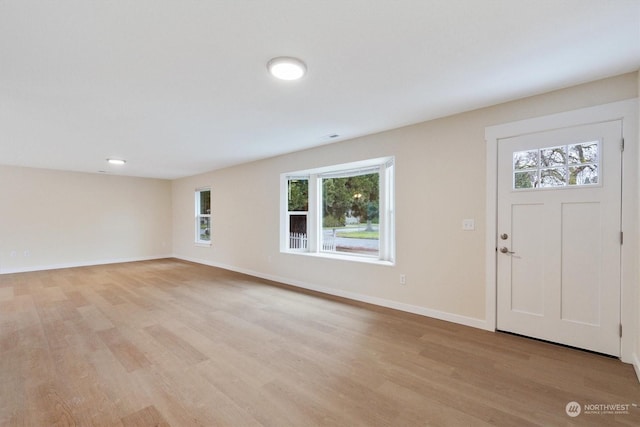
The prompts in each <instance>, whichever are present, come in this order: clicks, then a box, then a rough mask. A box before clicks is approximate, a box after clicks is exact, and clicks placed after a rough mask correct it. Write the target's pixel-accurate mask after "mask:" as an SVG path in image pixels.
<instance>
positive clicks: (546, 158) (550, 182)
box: [513, 141, 600, 190]
mask: <svg viewBox="0 0 640 427" xmlns="http://www.w3.org/2000/svg"><path fill="white" fill-rule="evenodd" d="M599 164H600V141H588V142H581V143H577V144H568V145H559V146H554V147H546V148H540V149H534V150H526V151H517V152H515V153H513V189H514V190H527V189H540V188H558V187H566V186H586V185H594V184H599V182H600V180H599V178H600V176H599Z"/></svg>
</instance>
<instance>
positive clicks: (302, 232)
mask: <svg viewBox="0 0 640 427" xmlns="http://www.w3.org/2000/svg"><path fill="white" fill-rule="evenodd" d="M393 175H394V174H393V159H392V158H384V159H374V160H368V161H364V162H357V163H350V164H344V165H339V166H332V167H326V168H319V169H313V170H308V171H298V172H295V173H289V174H284V175H283V179H282V185H283V194H284V195H286V196H285V197H283V209H282V210H283V215H282V217H283V218H282V225H283V226H282V231H283V232H282V238H281V249H282V250H283V251H286V252H305V253H311V254H322V255H328V256H332V255H335V256H340V257H345V256H347V257H353V258H357V259H361V260H366V259H368V260H381V261H391V262H393V261H394V246H395V245H394V234H395V233H394V219H393V213H394V212H393V206H394V197H393V194H394V193H393ZM285 206H286V208H285Z"/></svg>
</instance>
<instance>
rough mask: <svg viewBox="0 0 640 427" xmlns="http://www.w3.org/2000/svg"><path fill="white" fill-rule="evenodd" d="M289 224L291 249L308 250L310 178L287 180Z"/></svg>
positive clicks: (291, 178)
mask: <svg viewBox="0 0 640 427" xmlns="http://www.w3.org/2000/svg"><path fill="white" fill-rule="evenodd" d="M287 199H288V202H287V223H288V225H289V233H288V236H289V249H292V250H298V251H307V250H308V246H309V245H308V235H307V222H308V219H309V178H308V177H289V178H288V179H287Z"/></svg>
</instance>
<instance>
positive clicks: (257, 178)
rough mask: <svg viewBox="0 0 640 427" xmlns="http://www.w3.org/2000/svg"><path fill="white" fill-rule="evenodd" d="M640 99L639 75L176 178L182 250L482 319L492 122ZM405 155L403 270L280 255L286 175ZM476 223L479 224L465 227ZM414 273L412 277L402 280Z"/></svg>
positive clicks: (399, 206) (399, 213)
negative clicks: (206, 190)
mask: <svg viewBox="0 0 640 427" xmlns="http://www.w3.org/2000/svg"><path fill="white" fill-rule="evenodd" d="M636 96H638V76H637V73H631V74H626V75H622V76H618V77H614V78H610V79H605V80H601V81H597V82H592V83H588V84H584V85H580V86H576V87H573V88H568V89H564V90H560V91H556V92H552V93H548V94H544V95H540V96H535V97H531V98H526V99H523V100H519V101H514V102H510V103H506V104H501V105H498V106H493V107H489V108H485V109H481V110H476V111H472V112H469V113H464V114H459V115H455V116H451V117H446V118H442V119H438V120H433V121H429V122H425V123H421V124H417V125H413V126H408V127H404V128H401V129H396V130H392V131H388V132H384V133H380V134H376V135H370V136H366V137H362V138H358V139H354V140H350V141H345V142H339V143H335V144H331V145H326V146H323V147H319V148H315V149H311V150H306V151H302V152H297V153H292V154H289V155H284V156H280V157H276V158H272V159H268V160H264V161H259V162H254V163H250V164H245V165H241V166H237V167H232V168H228V169H223V170H218V171H214V172H210V173H206V174H202V175H198V176H193V177H189V178H184V179H180V180H175V181H173V243H174V246H173V249H174V254H175V255H176V256H178V257H181V258H185V259H190V260H197V261H200V262H204V263H208V264H212V265H219V266H224V267H227V268H232V269H235V270H239V271H244V272H249V273H252V274H256V275H259V276H262V277H268V278H274V279H277V280H282V281H284V282H287V283H291V284H298V285H301V286H306V287H310V288H317V289H324V290H327V291H329V292H332V293H335V294H338V295H346V296H354V297H357V298H359V299H363V300H367V301H372V302H377V303H383V304H385V305H390V306H396V307H398V308H406V309H409V310H410V311H411V310H412V311H416V312H421V313H424V314H427V315H435V316H436V317H441V318H445V319H448V320H453V321H459V322H462V323H467V324H471V325H475V326H481V324H482V322H483V320H484V319H485V264H484V261H485V253H484V244H485V230H484V224H485V220H486V218H485V179H486V178H485V177H486V171H485V164H486V162H485V156H486V155H485V150H486V146H485V141H484V131H485V127H487V126H490V125H496V124H501V123H506V122H510V121H515V120H520V119H525V118H532V117H538V116H542V115H547V114H552V113H557V112H562V111H568V110H573V109H578V108H582V107H587V106H593V105H599V104H604V103H608V102H613V101H618V100H623V99H629V98H635V97H636ZM391 155H392V156H395V158H396V226H397V233H396V240H397V264H396V265H395V266H392V267H391V266H380V265H370V264H364V263H357V262H345V261H339V260H332V259H323V258H317V257H309V256H300V255H292V254H283V253H280V252H279V237H278V236H279V232H280V231H279V223H280V221H279V197H280V195H279V178H280V174H281V173H284V172H289V171H295V170H300V169H308V168H313V167H319V166H326V165H332V164H337V163H344V162H350V161H356V160H363V159H368V158H374V157H382V156H391ZM203 186H211V187H212V211H213V230H212V240H213V245H212V247H196V246H195V245H194V244H193V239H194V236H193V234H194V232H193V229H194V225H193V221H194V219H193V192H194V189H195V188H197V187H203ZM465 218H473V219H475V222H476V230H475V231H462V220H463V219H465ZM400 274H405V275H406V279H407V284H406V285H405V286H402V285H400V284H399V275H400Z"/></svg>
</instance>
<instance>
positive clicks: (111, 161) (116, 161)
mask: <svg viewBox="0 0 640 427" xmlns="http://www.w3.org/2000/svg"><path fill="white" fill-rule="evenodd" d="M107 162H109V164H111V165H124V164H125V163H127V161H126V160H122V159H107Z"/></svg>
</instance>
